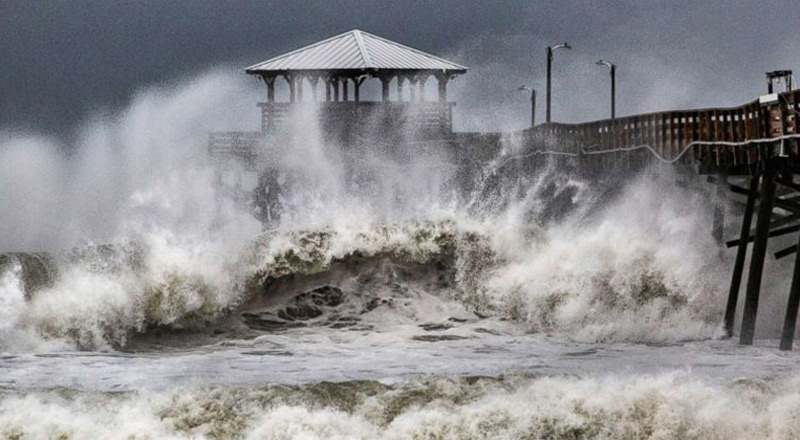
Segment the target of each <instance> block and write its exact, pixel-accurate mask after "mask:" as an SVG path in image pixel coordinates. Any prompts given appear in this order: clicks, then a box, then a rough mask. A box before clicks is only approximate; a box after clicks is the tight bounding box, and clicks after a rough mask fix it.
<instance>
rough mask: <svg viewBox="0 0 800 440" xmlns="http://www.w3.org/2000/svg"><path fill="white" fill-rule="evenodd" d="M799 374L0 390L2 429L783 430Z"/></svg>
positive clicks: (792, 428) (463, 434)
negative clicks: (722, 380) (764, 377)
mask: <svg viewBox="0 0 800 440" xmlns="http://www.w3.org/2000/svg"><path fill="white" fill-rule="evenodd" d="M798 411H800V379H798V377H796V376H795V377H785V378H777V379H769V380H759V379H747V380H738V381H733V382H729V383H712V382H708V381H703V380H700V379H696V378H691V377H690V376H688V375H685V374H680V373H673V374H668V375H660V376H650V377H647V376H644V377H628V378H618V377H605V378H602V377H601V378H566V377H547V378H525V377H516V376H509V377H506V378H499V379H494V378H483V377H472V378H461V379H447V378H429V379H418V380H415V381H412V382H408V383H401V384H396V385H386V384H382V383H379V382H372V381H356V382H343V383H328V382H322V383H316V384H309V385H301V386H289V385H269V386H263V387H234V388H226V387H219V386H202V387H201V386H193V387H192V386H189V387H180V388H173V389H169V390H165V391H137V392H126V393H100V392H81V391H71V390H54V391H36V392H29V393H21V392H13V393H0V436H3V437H8V438H28V437H33V438H39V437H42V438H44V437H47V438H127V437H128V436H134V437H137V438H138V437H142V436H144V437H153V438H211V439H217V438H219V439H222V438H253V439H256V438H274V439H290V438H308V439H323V438H324V439H332V438H342V439H343V438H356V439H360V438H363V439H372V438H386V439H393V438H397V439H400V438H441V439H484V438H498V437H502V438H550V439H578V438H602V439H624V438H681V439H726V440H727V439H751V438H763V439H784V438H795V437H796V436H797V433H798V432H800V425H798V418H797V417H796V414H797V413H798Z"/></svg>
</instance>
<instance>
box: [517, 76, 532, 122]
mask: <svg viewBox="0 0 800 440" xmlns="http://www.w3.org/2000/svg"><path fill="white" fill-rule="evenodd" d="M517 90H519V91H520V92H524V91H528V92H531V128H533V126H534V125H536V90H534V89H532V88H530V87H528V86H526V85H525V84H523V85H521V86H519V89H517Z"/></svg>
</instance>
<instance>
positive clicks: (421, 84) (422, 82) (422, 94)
mask: <svg viewBox="0 0 800 440" xmlns="http://www.w3.org/2000/svg"><path fill="white" fill-rule="evenodd" d="M418 78H419V79H418V80H417V81H418V82H419V102H424V101H425V83H426V82H428V75H420V76H419V77H418Z"/></svg>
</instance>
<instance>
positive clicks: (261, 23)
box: [0, 0, 800, 135]
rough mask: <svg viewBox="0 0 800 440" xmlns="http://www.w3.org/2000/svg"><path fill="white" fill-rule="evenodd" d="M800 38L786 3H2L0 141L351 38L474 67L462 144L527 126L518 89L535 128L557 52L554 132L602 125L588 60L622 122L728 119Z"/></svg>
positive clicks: (465, 91)
mask: <svg viewBox="0 0 800 440" xmlns="http://www.w3.org/2000/svg"><path fill="white" fill-rule="evenodd" d="M798 23H800V5H798V3H797V0H759V1H738V0H705V1H697V0H691V1H685V0H675V1H665V0H662V1H647V0H632V1H628V0H619V1H577V0H566V1H565V0H562V1H532V0H528V1H502V2H500V1H474V0H460V1H457V0H437V1H421V0H420V1H355V0H352V1H350V0H348V1H333V0H329V1H305V0H292V1H264V0H260V1H255V0H253V1H246V0H241V1H233V0H193V1H188V0H186V1H150V0H139V1H113V0H69V1H67V0H64V1H58V0H45V1H30V0H0V60H2V61H3V63H2V64H3V67H2V69H0V130H4V131H9V130H10V131H25V132H31V131H32V132H39V133H46V134H52V135H68V134H69V133H70V132H71V131H74V130H75V129H76V127H77V126H79V125H80V123H81V121H82V120H84V119H86V118H87V115H90V114H91V113H93V112H98V111H104V110H109V109H110V110H113V109H117V108H121V107H124V106H125V105H126V103H128V102H129V101H130V100H131V99H132V96H134V94H135V93H136V91H137V90H139V89H141V88H143V87H147V86H149V85H152V84H160V83H168V82H169V81H173V80H175V79H177V78H181V77H185V76H187V75H196V74H198V73H200V72H203V71H206V70H208V69H212V68H215V67H219V66H222V67H224V68H228V69H238V68H243V67H245V66H247V65H250V64H253V63H255V62H258V61H262V60H264V59H267V58H270V57H272V56H275V55H278V54H281V53H283V52H285V51H288V50H291V49H293V48H296V47H299V46H301V45H305V44H308V43H312V42H314V41H317V40H319V39H322V38H325V37H328V36H331V35H334V34H336V33H340V32H343V31H346V30H349V29H352V28H360V29H363V30H366V31H369V32H372V33H375V34H378V35H381V36H384V37H387V38H390V39H393V40H396V41H399V42H401V43H405V44H408V45H410V46H412V47H416V48H419V49H422V50H425V51H428V52H432V53H434V54H437V55H441V56H443V57H445V58H449V59H451V60H453V61H456V62H458V63H461V64H464V65H466V66H468V67H470V72H469V73H468V74H467V75H465V76H464V77H461V78H459V79H457V80H456V81H455V82H454V83H453V89H452V90H453V92H452V95H451V96H453V97H454V98H455V99H458V101H459V104H458V108H457V111H458V116H457V122H458V124H459V126H458V128H460V129H463V130H498V129H512V128H521V127H524V126H525V123H526V121H527V118H528V114H527V111H528V107H527V98H526V96H524V95H523V94H522V93H520V92H517V91H515V89H516V88H517V87H518V86H519V85H520V84H522V83H525V84H528V85H532V86H533V87H535V88H536V89H538V90H539V91H540V96H541V97H542V98H541V99H540V106H539V110H538V116H540V120H541V117H543V115H544V107H543V101H544V99H543V96H544V88H545V81H544V79H545V47H546V46H547V45H548V44H555V43H559V42H563V41H568V42H569V43H571V44H572V45H573V46H574V50H573V51H572V52H570V53H566V52H563V53H561V52H560V53H557V59H556V64H555V77H556V80H555V83H554V84H555V85H554V88H555V93H554V118H555V119H556V120H560V121H565V122H577V121H584V120H590V119H597V118H604V117H606V116H607V114H608V95H609V92H608V72H607V71H606V70H604V69H601V68H600V67H597V66H595V65H594V61H596V60H597V59H598V58H603V59H605V60H609V61H612V62H615V63H617V65H618V66H619V67H618V73H617V78H618V93H619V94H618V106H617V112H618V114H620V115H625V114H631V113H638V112H644V111H657V110H665V109H670V108H688V107H702V106H733V105H739V104H742V103H744V102H748V101H750V100H752V99H754V98H756V97H757V95H758V94H761V93H763V92H764V91H765V87H766V86H765V80H764V74H763V73H764V72H765V71H767V70H775V69H795V70H798V73H800V28H798V25H797V24H798ZM254 81H255V80H254ZM259 99H263V97H260V96H254V97H253V102H256V101H258V100H259ZM254 111H256V110H255V109H254Z"/></svg>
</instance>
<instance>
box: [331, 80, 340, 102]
mask: <svg viewBox="0 0 800 440" xmlns="http://www.w3.org/2000/svg"><path fill="white" fill-rule="evenodd" d="M331 88H332V89H333V102H339V78H331Z"/></svg>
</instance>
